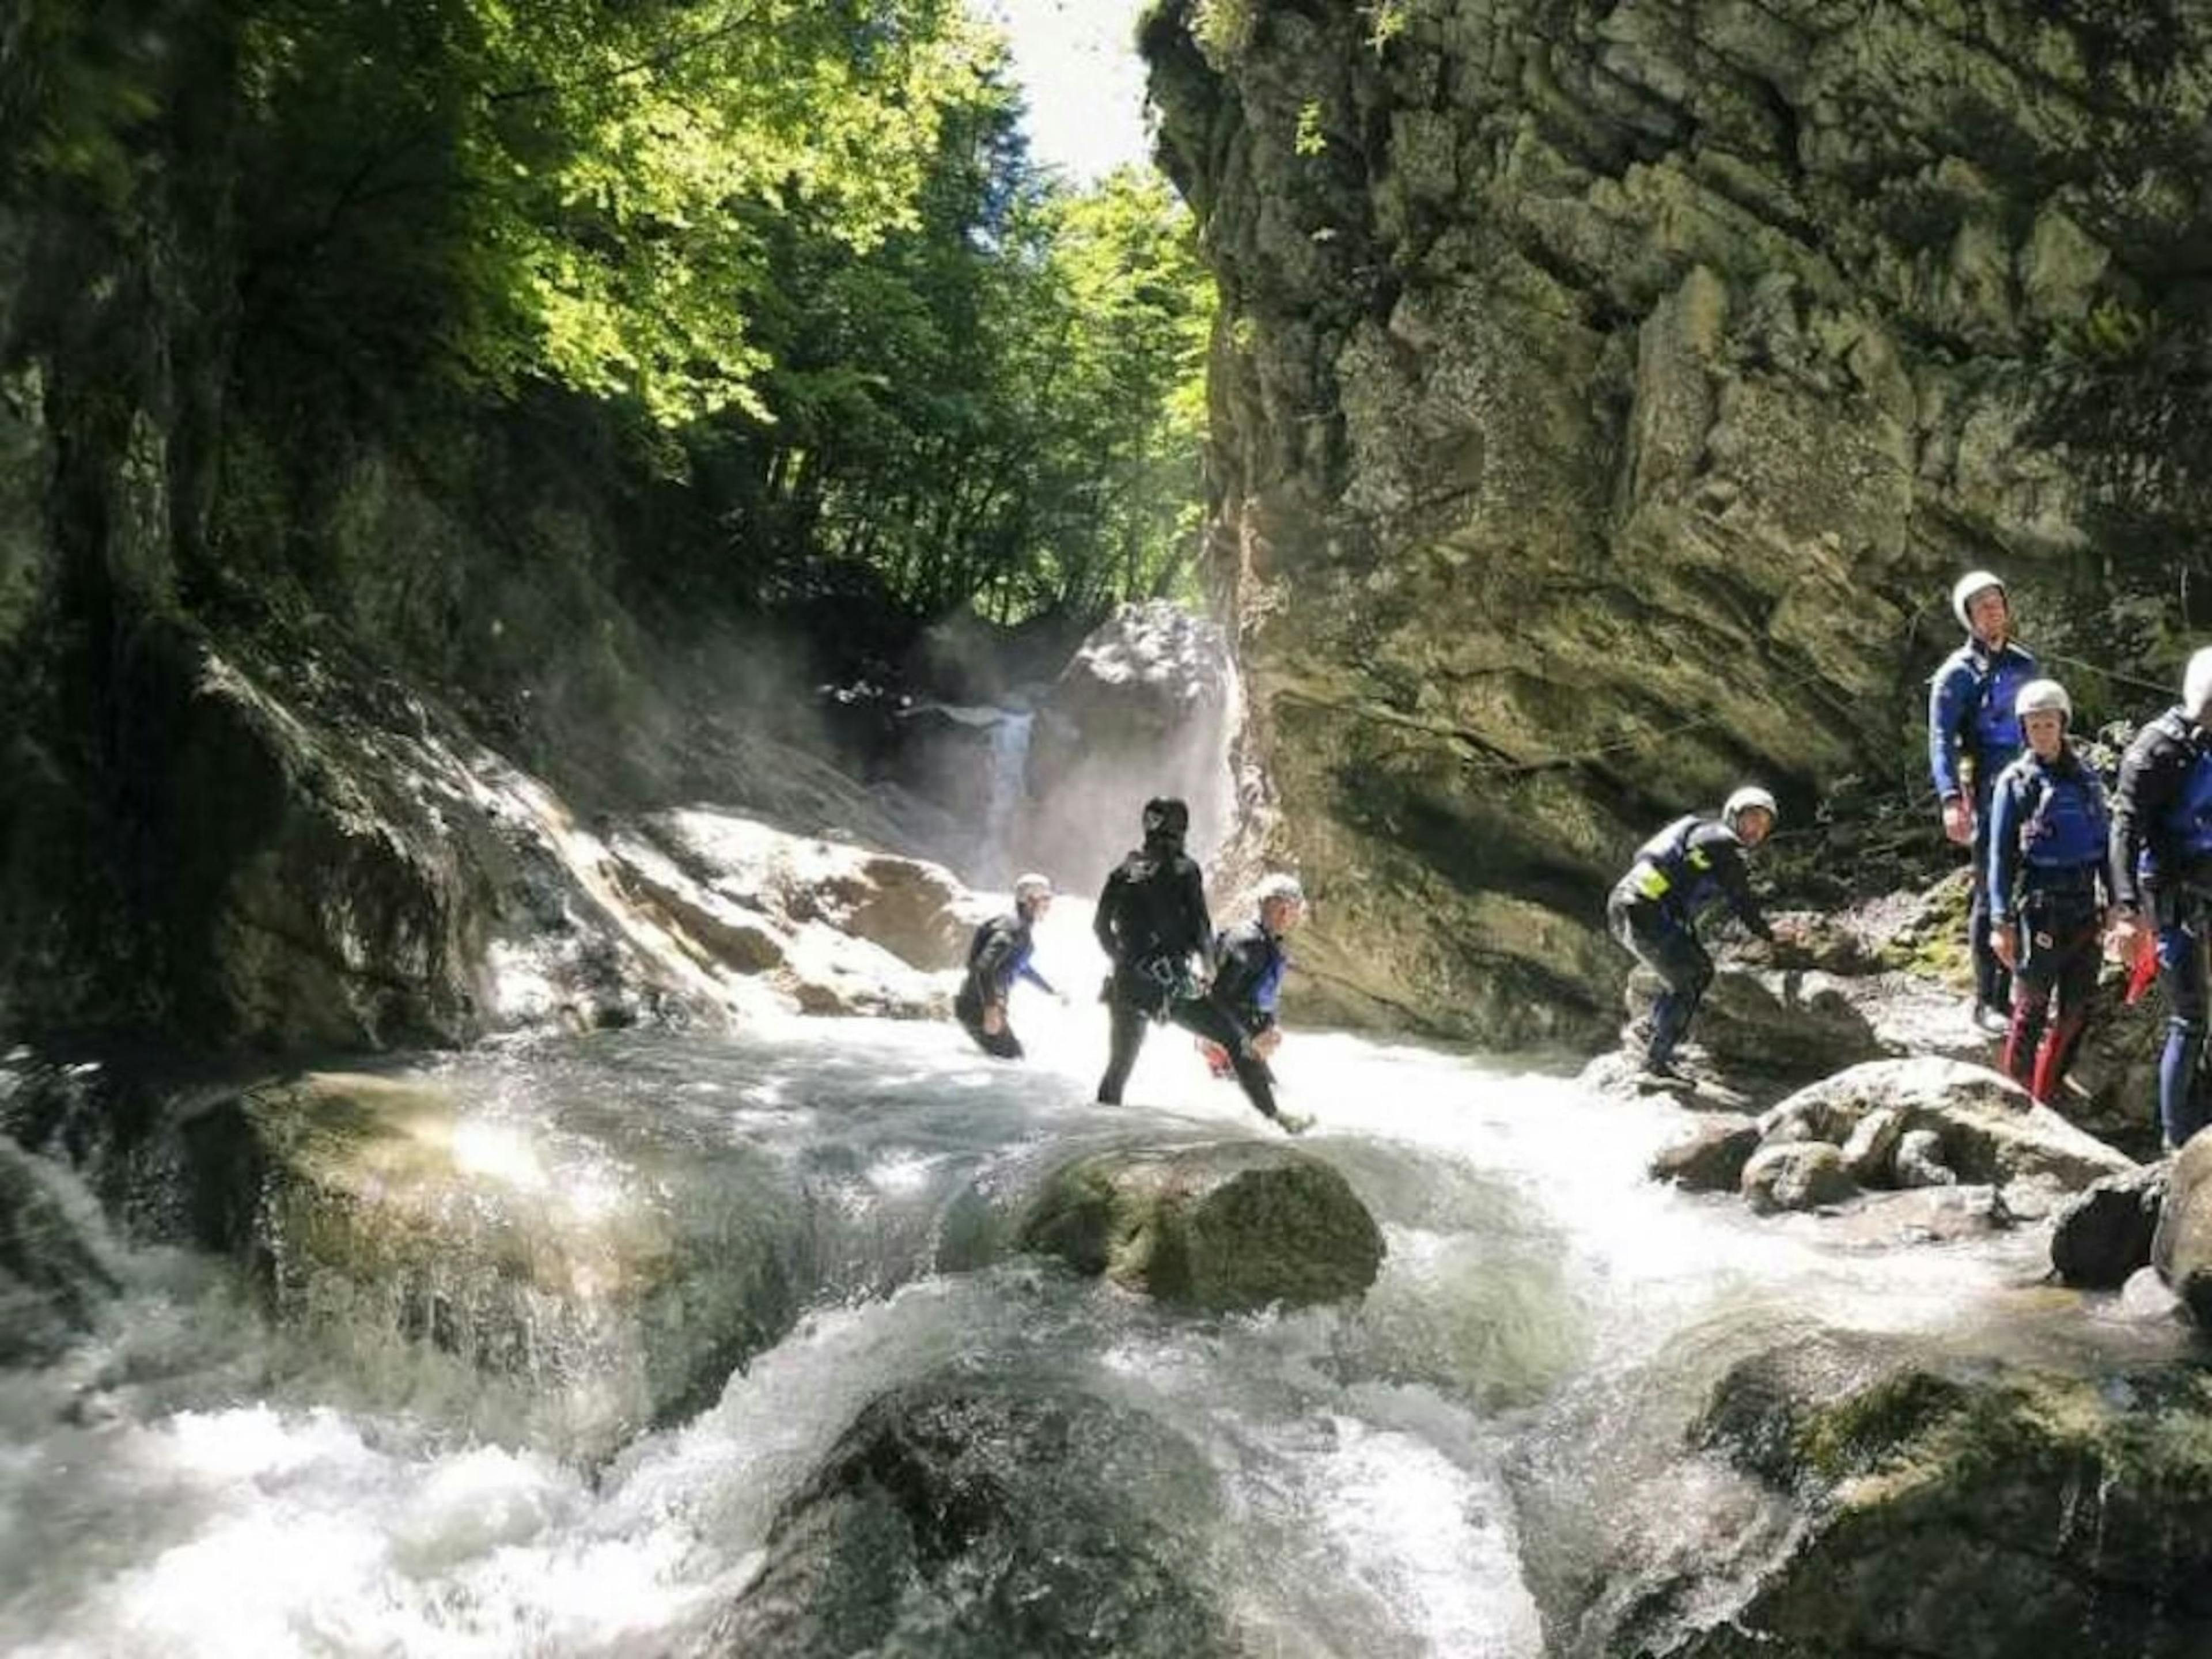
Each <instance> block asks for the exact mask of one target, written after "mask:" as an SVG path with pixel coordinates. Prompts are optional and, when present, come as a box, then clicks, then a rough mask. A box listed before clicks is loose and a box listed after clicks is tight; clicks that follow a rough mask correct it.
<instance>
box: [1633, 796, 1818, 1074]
mask: <svg viewBox="0 0 2212 1659" xmlns="http://www.w3.org/2000/svg"><path fill="white" fill-rule="evenodd" d="M1775 817H1776V807H1775V805H1774V797H1773V796H1772V795H1770V794H1769V793H1767V792H1766V791H1765V790H1764V789H1759V788H1755V787H1749V786H1747V787H1744V788H1741V789H1739V790H1737V791H1736V792H1735V793H1734V794H1732V795H1730V796H1729V798H1728V804H1727V805H1724V806H1723V807H1722V808H1721V815H1720V817H1719V818H1718V819H1717V820H1716V819H1712V818H1704V817H1698V816H1696V815H1695V814H1694V813H1693V814H1692V815H1691V816H1689V817H1681V818H1677V819H1675V820H1674V823H1670V824H1668V826H1667V827H1666V828H1665V829H1662V830H1661V831H1660V832H1659V833H1658V834H1657V835H1656V836H1652V837H1651V839H1650V841H1647V842H1644V845H1643V846H1642V847H1640V848H1638V849H1637V853H1636V862H1635V863H1634V864H1632V865H1631V866H1629V870H1628V873H1627V874H1626V875H1625V876H1623V877H1622V878H1620V881H1619V882H1618V883H1617V884H1615V885H1614V887H1613V896H1612V897H1611V898H1610V899H1609V900H1608V901H1607V904H1606V922H1607V927H1610V929H1611V930H1612V933H1613V938H1614V939H1617V940H1619V941H1620V944H1621V945H1622V946H1623V947H1624V948H1625V949H1626V950H1627V951H1629V953H1630V954H1631V955H1632V956H1634V957H1635V958H1636V959H1637V960H1638V962H1640V963H1643V964H1644V966H1645V967H1646V968H1649V969H1650V970H1651V971H1652V972H1653V973H1655V974H1656V975H1659V978H1660V981H1661V982H1662V984H1663V985H1664V986H1665V987H1666V988H1665V989H1664V990H1662V992H1661V993H1660V994H1659V1000H1657V1001H1656V1003H1654V1004H1653V1005H1652V1008H1651V1037H1650V1044H1649V1046H1648V1048H1646V1050H1645V1053H1644V1075H1645V1076H1646V1077H1647V1078H1650V1079H1656V1080H1658V1081H1662V1082H1677V1083H1679V1082H1681V1081H1683V1080H1684V1079H1683V1077H1682V1073H1680V1071H1678V1070H1677V1069H1676V1068H1675V1066H1674V1048H1675V1045H1676V1044H1678V1043H1680V1042H1681V1040H1682V1036H1683V1034H1684V1033H1685V1032H1686V1031H1687V1030H1689V1029H1690V1021H1691V1018H1692V1017H1693V1016H1694V1015H1695V1014H1696V1013H1697V1012H1698V1004H1699V1000H1701V999H1702V998H1703V997H1704V996H1705V987H1707V986H1709V985H1711V983H1712V980H1713V959H1712V958H1711V957H1709V956H1707V955H1706V954H1705V946H1704V945H1700V944H1699V942H1698V923H1699V921H1700V920H1701V919H1702V918H1703V917H1704V916H1705V914H1706V913H1707V912H1708V911H1711V910H1712V909H1714V908H1717V907H1718V906H1720V905H1722V904H1726V905H1727V906H1728V908H1729V909H1730V910H1732V911H1734V912H1735V916H1736V918H1737V920H1738V921H1741V922H1742V923H1743V925H1744V926H1745V927H1748V928H1749V929H1751V931H1752V932H1753V933H1756V934H1757V935H1759V938H1761V939H1765V940H1768V941H1769V942H1771V941H1772V939H1773V938H1774V930H1773V928H1772V927H1770V926H1768V924H1767V921H1766V918H1765V915H1763V914H1761V912H1760V910H1759V902H1758V901H1757V900H1756V899H1755V898H1753V896H1752V891H1751V878H1750V876H1749V875H1748V874H1747V872H1745V870H1744V867H1743V854H1744V853H1745V851H1746V850H1747V849H1748V848H1753V847H1756V846H1758V845H1759V842H1763V841H1765V839H1766V838H1767V836H1769V835H1771V833H1772V832H1773V829H1774V820H1775Z"/></svg>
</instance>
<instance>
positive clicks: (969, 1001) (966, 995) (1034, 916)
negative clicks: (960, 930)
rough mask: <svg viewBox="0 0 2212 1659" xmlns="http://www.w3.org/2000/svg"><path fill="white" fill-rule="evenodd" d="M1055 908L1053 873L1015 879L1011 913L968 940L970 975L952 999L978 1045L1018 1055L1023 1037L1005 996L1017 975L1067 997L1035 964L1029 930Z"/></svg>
mask: <svg viewBox="0 0 2212 1659" xmlns="http://www.w3.org/2000/svg"><path fill="white" fill-rule="evenodd" d="M1051 908H1052V879H1051V878H1050V877H1048V876H1040V875H1034V874H1032V875H1026V876H1024V877H1023V878H1021V879H1020V880H1019V881H1017V882H1016V883H1015V884H1014V908H1013V911H1012V914H1011V915H1003V916H994V917H992V918H991V920H990V921H987V922H985V923H984V924H983V925H982V926H981V927H978V928H977V929H976V930H975V937H974V938H973V939H970V940H969V944H968V976H967V978H965V979H963V981H961V982H960V989H959V990H958V992H957V993H956V994H954V996H953V999H952V1012H953V1017H954V1018H957V1020H959V1022H960V1024H961V1025H962V1026H963V1028H964V1029H965V1030H967V1033H968V1035H969V1036H971V1037H973V1038H975V1046H976V1047H977V1048H981V1050H982V1051H983V1052H984V1053H985V1054H990V1055H992V1056H994V1058H996V1059H999V1060H1019V1059H1020V1058H1021V1057H1022V1044H1021V1039H1020V1038H1018V1037H1017V1036H1015V1035H1014V1030H1013V1027H1012V1026H1011V1025H1010V1024H1007V1023H1006V1000H1007V999H1008V997H1010V996H1011V995H1012V993H1013V988H1014V981H1016V980H1027V981H1029V982H1030V984H1032V985H1034V986H1036V987H1037V989H1039V990H1040V991H1042V992H1043V993H1044V994H1046V995H1048V996H1052V997H1059V998H1060V1001H1062V1002H1066V1000H1067V999H1066V997H1064V996H1060V993H1059V992H1058V991H1055V990H1054V989H1053V987H1052V985H1051V982H1050V981H1048V980H1047V979H1046V978H1045V976H1044V975H1042V974H1041V973H1039V972H1037V970H1036V968H1035V967H1034V966H1032V965H1031V963H1030V958H1031V957H1033V956H1034V955H1035V954H1036V939H1035V938H1034V937H1033V935H1032V933H1031V931H1030V930H1031V929H1033V928H1034V927H1036V924H1037V923H1038V922H1040V921H1042V920H1043V919H1044V916H1045V914H1046V912H1048V910H1050V909H1051Z"/></svg>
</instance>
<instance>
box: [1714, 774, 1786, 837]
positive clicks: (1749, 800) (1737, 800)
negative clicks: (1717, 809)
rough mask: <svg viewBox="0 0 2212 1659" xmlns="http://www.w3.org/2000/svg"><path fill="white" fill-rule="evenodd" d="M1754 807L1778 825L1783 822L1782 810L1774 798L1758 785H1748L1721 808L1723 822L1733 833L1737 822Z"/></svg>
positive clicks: (1731, 796)
mask: <svg viewBox="0 0 2212 1659" xmlns="http://www.w3.org/2000/svg"><path fill="white" fill-rule="evenodd" d="M1754 807H1756V808H1757V809H1758V810H1759V811H1762V812H1764V813H1765V814H1766V816H1767V817H1768V818H1769V819H1771V820H1773V821H1775V822H1779V821H1780V820H1781V817H1782V809H1781V808H1780V807H1778V806H1777V805H1775V804H1774V797H1773V796H1772V795H1771V794H1769V793H1767V792H1766V791H1765V790H1764V789H1761V788H1760V787H1759V786H1758V785H1757V784H1755V783H1747V784H1746V785H1744V787H1742V788H1741V789H1739V790H1737V791H1736V792H1735V793H1734V794H1733V795H1730V796H1729V798H1728V802H1727V804H1726V805H1723V807H1722V808H1721V822H1722V823H1725V824H1726V825H1728V827H1729V829H1730V830H1731V831H1733V830H1734V829H1735V826H1736V820H1737V819H1739V818H1741V817H1742V816H1743V815H1744V814H1745V813H1746V812H1748V811H1752V810H1753V808H1754Z"/></svg>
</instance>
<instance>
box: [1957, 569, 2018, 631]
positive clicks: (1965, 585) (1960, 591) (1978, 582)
mask: <svg viewBox="0 0 2212 1659" xmlns="http://www.w3.org/2000/svg"><path fill="white" fill-rule="evenodd" d="M1985 587H1994V588H1996V591H1997V592H2000V593H2003V592H2004V591H2005V585H2004V579H2003V578H2002V576H1994V575H1991V574H1990V573H1989V572H1988V571H1986V570H1970V571H1968V572H1967V573H1966V574H1965V575H1963V576H1961V577H1960V578H1959V580H1957V581H1955V582H1954V583H1952V585H1951V614H1952V615H1953V616H1954V617H1957V618H1958V619H1959V626H1960V627H1961V628H1963V629H1966V631H1967V632H1968V633H1969V634H1971V633H1972V632H1973V631H1974V624H1973V622H1972V619H1971V618H1970V617H1968V616H1967V615H1966V606H1967V605H1969V604H1970V603H1971V602H1972V599H1973V597H1974V595H1975V594H1977V593H1978V592H1981V591H1982V590H1983V589H1984V588H1985ZM2006 600H2007V603H2009V602H2010V600H2011V595H2009V594H2006Z"/></svg>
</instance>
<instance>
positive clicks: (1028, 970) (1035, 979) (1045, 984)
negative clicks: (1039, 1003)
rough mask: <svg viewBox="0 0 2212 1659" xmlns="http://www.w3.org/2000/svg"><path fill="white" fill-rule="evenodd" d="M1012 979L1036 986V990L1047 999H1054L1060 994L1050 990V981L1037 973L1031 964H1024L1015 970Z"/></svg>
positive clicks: (1034, 965) (1034, 966)
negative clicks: (1022, 980)
mask: <svg viewBox="0 0 2212 1659" xmlns="http://www.w3.org/2000/svg"><path fill="white" fill-rule="evenodd" d="M1014 977H1015V978H1016V979H1025V980H1027V981H1029V982H1030V984H1032V985H1034V986H1036V987H1037V989H1038V990H1040V991H1042V992H1043V993H1044V994H1046V995H1047V996H1048V997H1056V996H1058V995H1059V994H1060V993H1059V992H1057V991H1055V990H1054V989H1053V988H1052V981H1050V980H1048V979H1047V978H1046V977H1045V976H1044V975H1042V974H1040V973H1039V972H1037V970H1036V964H1035V963H1028V962H1024V963H1022V965H1021V966H1020V967H1018V968H1017V969H1014Z"/></svg>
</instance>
